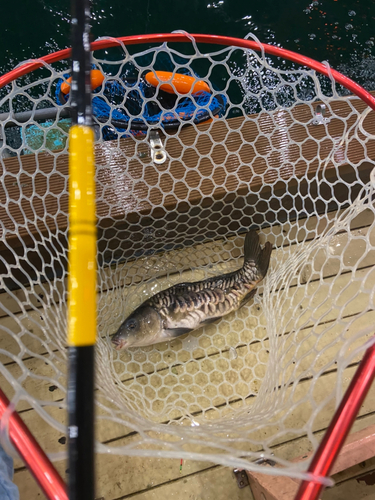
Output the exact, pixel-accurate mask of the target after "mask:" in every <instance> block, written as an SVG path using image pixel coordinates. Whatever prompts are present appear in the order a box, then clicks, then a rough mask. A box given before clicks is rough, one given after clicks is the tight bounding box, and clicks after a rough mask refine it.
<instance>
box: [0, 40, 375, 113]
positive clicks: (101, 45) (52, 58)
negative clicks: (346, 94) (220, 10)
mask: <svg viewBox="0 0 375 500" xmlns="http://www.w3.org/2000/svg"><path fill="white" fill-rule="evenodd" d="M189 37H192V38H194V40H195V41H196V42H197V43H209V44H215V45H225V46H233V47H242V48H244V49H251V50H256V51H260V50H264V52H265V53H266V54H270V55H274V56H277V57H282V58H283V59H288V60H289V61H292V62H295V63H298V64H301V65H302V66H307V67H309V68H311V69H314V70H315V71H317V72H318V73H321V74H323V75H325V76H328V77H329V76H332V77H333V78H334V79H335V81H336V82H337V83H339V84H340V85H343V86H344V87H346V88H347V89H348V90H350V91H351V92H353V94H355V95H356V96H358V97H359V98H361V99H362V100H363V101H364V102H365V103H366V104H368V105H369V106H370V107H371V108H372V109H373V110H375V97H374V96H372V95H371V94H370V93H369V92H367V90H365V89H364V88H363V87H361V86H360V85H358V83H355V82H354V81H353V80H351V79H350V78H348V77H347V76H344V75H343V74H341V73H339V72H338V71H336V70H335V69H331V68H328V67H327V66H325V65H324V64H322V63H320V62H318V61H315V60H314V59H311V58H310V57H305V56H302V55H301V54H296V53H295V52H292V51H291V50H286V49H281V48H280V47H275V46H274V45H268V44H266V43H257V42H255V41H253V40H243V39H240V38H232V37H228V36H217V35H201V34H193V35H189V36H188V35H187V34H184V33H157V34H152V35H136V36H124V37H120V38H111V39H105V40H98V41H96V42H93V43H92V44H91V50H92V51H94V50H101V49H107V48H110V47H115V46H116V45H119V44H120V43H123V44H124V45H137V44H142V43H158V42H180V43H181V42H189V41H190V40H191V39H190V38H189ZM70 52H71V50H70V49H64V50H59V51H58V52H53V53H52V54H48V55H46V56H43V57H41V58H40V59H36V60H34V61H30V62H27V63H25V64H22V65H21V66H19V67H18V68H15V69H13V70H12V71H9V73H6V74H5V75H3V76H1V77H0V88H2V87H4V85H6V84H7V83H10V82H12V81H13V80H15V79H16V78H19V77H20V76H23V75H26V74H27V73H30V72H31V71H34V70H36V69H38V68H40V67H41V66H43V63H42V62H40V61H44V62H45V63H48V64H52V63H54V62H57V61H61V60H63V59H68V58H69V57H70Z"/></svg>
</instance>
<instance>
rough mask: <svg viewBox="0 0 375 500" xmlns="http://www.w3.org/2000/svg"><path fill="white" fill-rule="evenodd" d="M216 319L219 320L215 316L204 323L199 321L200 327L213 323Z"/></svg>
mask: <svg viewBox="0 0 375 500" xmlns="http://www.w3.org/2000/svg"><path fill="white" fill-rule="evenodd" d="M218 319H220V317H219V316H216V318H207V319H205V320H204V321H201V326H204V325H209V324H210V323H213V322H214V321H217V320H218Z"/></svg>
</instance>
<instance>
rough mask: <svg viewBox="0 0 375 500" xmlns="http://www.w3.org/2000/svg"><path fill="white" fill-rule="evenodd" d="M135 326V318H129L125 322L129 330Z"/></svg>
mask: <svg viewBox="0 0 375 500" xmlns="http://www.w3.org/2000/svg"><path fill="white" fill-rule="evenodd" d="M136 327H137V322H136V320H135V319H129V321H128V322H127V323H126V328H129V329H130V330H134V328H136Z"/></svg>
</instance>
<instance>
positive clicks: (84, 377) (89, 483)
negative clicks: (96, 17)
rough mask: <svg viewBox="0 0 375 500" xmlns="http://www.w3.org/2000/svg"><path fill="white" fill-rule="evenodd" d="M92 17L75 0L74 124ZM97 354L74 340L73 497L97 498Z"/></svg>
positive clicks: (80, 111)
mask: <svg viewBox="0 0 375 500" xmlns="http://www.w3.org/2000/svg"><path fill="white" fill-rule="evenodd" d="M89 18H90V2H89V0H72V84H71V109H72V112H71V117H72V124H73V125H78V126H91V125H92V114H91V83H90V71H91V52H90V38H89V35H90V25H89ZM71 230H72V228H71ZM81 286H82V284H81ZM82 336H84V332H82ZM94 357H95V345H94V344H92V342H91V344H90V343H89V345H87V343H84V342H83V343H80V342H76V343H74V342H73V343H72V342H71V343H70V345H69V374H68V459H69V465H68V468H69V480H68V483H69V484H68V492H69V499H70V500H94V498H95V473H94Z"/></svg>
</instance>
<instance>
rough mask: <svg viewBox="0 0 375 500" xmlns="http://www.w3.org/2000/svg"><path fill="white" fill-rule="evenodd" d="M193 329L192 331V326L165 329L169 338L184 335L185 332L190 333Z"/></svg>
mask: <svg viewBox="0 0 375 500" xmlns="http://www.w3.org/2000/svg"><path fill="white" fill-rule="evenodd" d="M191 331H192V329H191V328H183V327H180V328H168V329H166V330H165V334H166V336H167V337H168V338H172V337H179V336H180V335H184V334H185V333H189V332H191Z"/></svg>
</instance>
